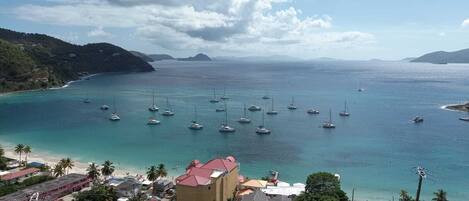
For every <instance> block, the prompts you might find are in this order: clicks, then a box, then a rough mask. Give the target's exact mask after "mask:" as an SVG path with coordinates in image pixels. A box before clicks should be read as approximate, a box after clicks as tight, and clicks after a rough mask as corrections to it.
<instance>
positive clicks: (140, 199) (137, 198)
mask: <svg viewBox="0 0 469 201" xmlns="http://www.w3.org/2000/svg"><path fill="white" fill-rule="evenodd" d="M147 199H148V197H147V195H145V193H142V192H138V193H136V194H135V195H133V196H132V197H130V198H129V200H128V201H146V200H147Z"/></svg>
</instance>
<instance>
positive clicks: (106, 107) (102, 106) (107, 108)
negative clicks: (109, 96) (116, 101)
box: [99, 105, 109, 110]
mask: <svg viewBox="0 0 469 201" xmlns="http://www.w3.org/2000/svg"><path fill="white" fill-rule="evenodd" d="M99 109H101V110H109V106H108V105H101V107H99Z"/></svg>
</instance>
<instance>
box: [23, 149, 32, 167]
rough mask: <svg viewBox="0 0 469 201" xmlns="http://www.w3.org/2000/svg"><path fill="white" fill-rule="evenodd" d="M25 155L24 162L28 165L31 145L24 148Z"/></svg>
mask: <svg viewBox="0 0 469 201" xmlns="http://www.w3.org/2000/svg"><path fill="white" fill-rule="evenodd" d="M23 153H24V158H25V159H24V161H25V162H26V164H28V156H29V154H30V153H31V147H30V146H29V145H25V146H24V148H23Z"/></svg>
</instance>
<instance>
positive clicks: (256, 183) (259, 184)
mask: <svg viewBox="0 0 469 201" xmlns="http://www.w3.org/2000/svg"><path fill="white" fill-rule="evenodd" d="M241 185H243V186H245V187H252V188H265V187H266V186H267V181H264V180H256V179H252V180H249V181H247V182H244V183H243V184H241Z"/></svg>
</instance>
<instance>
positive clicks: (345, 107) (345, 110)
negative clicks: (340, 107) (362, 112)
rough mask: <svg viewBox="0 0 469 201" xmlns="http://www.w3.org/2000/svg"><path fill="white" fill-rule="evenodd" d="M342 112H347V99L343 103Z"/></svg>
mask: <svg viewBox="0 0 469 201" xmlns="http://www.w3.org/2000/svg"><path fill="white" fill-rule="evenodd" d="M344 112H347V101H345V103H344Z"/></svg>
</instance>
